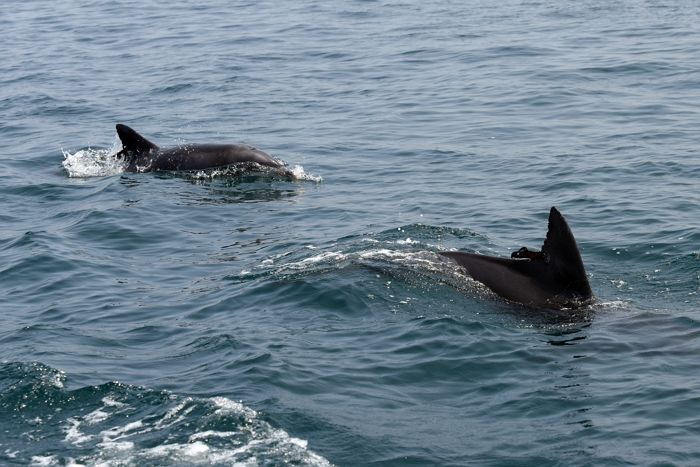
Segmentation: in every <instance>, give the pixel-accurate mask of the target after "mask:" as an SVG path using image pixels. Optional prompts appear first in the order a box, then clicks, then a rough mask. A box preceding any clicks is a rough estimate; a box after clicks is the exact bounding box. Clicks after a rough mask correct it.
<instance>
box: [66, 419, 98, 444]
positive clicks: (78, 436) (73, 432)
mask: <svg viewBox="0 0 700 467" xmlns="http://www.w3.org/2000/svg"><path fill="white" fill-rule="evenodd" d="M80 425H81V421H80V420H78V419H75V418H69V419H68V425H67V426H64V427H63V430H64V431H65V433H66V438H65V439H66V441H67V442H69V443H71V444H73V445H74V446H80V445H81V444H83V443H86V442H88V441H90V440H91V439H92V438H93V437H92V435H85V434H83V433H82V432H81V431H80Z"/></svg>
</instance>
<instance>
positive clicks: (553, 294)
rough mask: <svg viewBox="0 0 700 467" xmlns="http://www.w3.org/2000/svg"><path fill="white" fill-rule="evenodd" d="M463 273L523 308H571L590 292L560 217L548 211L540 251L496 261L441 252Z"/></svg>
mask: <svg viewBox="0 0 700 467" xmlns="http://www.w3.org/2000/svg"><path fill="white" fill-rule="evenodd" d="M440 254H441V255H442V256H446V257H448V258H450V259H451V260H453V261H455V262H456V263H457V264H458V265H460V266H461V267H462V268H463V272H464V273H465V274H467V275H468V276H471V277H472V278H473V279H475V280H477V281H479V282H481V283H482V284H484V285H486V286H487V287H488V288H489V289H491V290H493V291H494V292H495V293H497V294H498V295H500V296H502V297H504V298H506V299H508V300H510V301H513V302H518V303H521V304H523V305H529V306H533V307H545V308H575V307H579V306H582V305H586V304H589V303H590V302H591V301H592V300H593V292H592V291H591V286H590V285H589V283H588V278H587V277H586V270H585V268H584V267H583V261H582V260H581V254H580V252H579V249H578V246H577V245H576V240H575V239H574V235H573V234H572V233H571V229H570V228H569V225H568V224H567V223H566V220H564V216H562V215H561V213H560V212H559V211H558V210H557V208H556V207H552V209H551V210H550V211H549V228H548V231H547V238H546V239H545V241H544V245H542V251H531V250H528V249H527V248H526V247H523V248H521V249H520V250H518V251H515V252H513V253H512V254H511V257H510V258H498V257H494V256H485V255H479V254H475V253H463V252H459V251H443V252H440Z"/></svg>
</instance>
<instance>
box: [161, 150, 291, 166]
mask: <svg viewBox="0 0 700 467" xmlns="http://www.w3.org/2000/svg"><path fill="white" fill-rule="evenodd" d="M241 162H255V163H257V164H260V165H264V166H268V167H281V164H280V163H279V162H277V161H276V160H275V159H273V158H272V157H271V156H270V155H269V154H267V153H266V152H263V151H261V150H259V149H256V148H254V147H252V146H248V145H246V144H187V145H183V146H176V147H173V148H169V149H164V150H161V151H159V153H158V154H157V156H156V157H155V158H154V159H153V164H152V165H153V170H202V169H207V168H213V167H224V166H227V165H231V164H237V163H241Z"/></svg>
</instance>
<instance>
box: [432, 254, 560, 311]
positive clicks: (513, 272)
mask: <svg viewBox="0 0 700 467" xmlns="http://www.w3.org/2000/svg"><path fill="white" fill-rule="evenodd" d="M440 254H441V255H443V256H446V257H448V258H451V259H453V260H454V261H455V262H456V263H457V264H459V265H460V266H462V267H463V268H464V270H465V272H466V273H467V274H468V275H469V276H471V277H472V278H473V279H474V280H477V281H479V282H481V283H482V284H484V285H485V286H487V287H488V288H489V289H491V290H493V291H494V292H495V293H497V294H498V295H500V296H502V297H504V298H507V299H508V300H511V301H514V302H519V303H524V304H526V305H533V306H546V305H548V304H550V302H551V297H552V295H553V292H554V291H552V290H549V288H548V287H546V282H543V281H540V280H537V279H538V278H542V277H543V276H544V275H546V268H545V265H544V264H541V263H542V262H543V261H542V260H527V259H526V260H516V259H507V258H496V257H493V256H483V255H477V254H474V253H463V252H460V251H445V252H441V253H440Z"/></svg>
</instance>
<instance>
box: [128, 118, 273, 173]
mask: <svg viewBox="0 0 700 467" xmlns="http://www.w3.org/2000/svg"><path fill="white" fill-rule="evenodd" d="M117 134H118V135H119V138H120V139H121V141H122V146H123V149H122V150H121V151H120V152H119V153H117V156H118V157H123V158H124V159H125V160H126V161H127V168H126V170H127V171H128V172H150V171H157V170H173V171H175V170H203V169H211V168H216V167H225V166H227V165H231V164H237V163H241V162H255V163H257V164H260V165H264V166H267V167H275V168H283V167H284V166H283V165H282V164H281V163H280V162H278V161H276V160H275V159H273V158H272V156H270V155H269V154H267V153H266V152H263V151H261V150H259V149H256V148H254V147H252V146H248V145H246V144H185V145H182V146H175V147H172V148H167V149H161V148H159V147H158V146H156V145H155V144H153V143H151V142H150V141H148V140H147V139H146V138H144V137H143V136H141V135H140V134H138V133H137V132H136V131H134V130H133V129H131V128H129V127H128V126H126V125H122V124H118V125H117Z"/></svg>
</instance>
